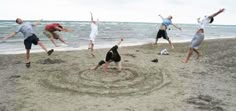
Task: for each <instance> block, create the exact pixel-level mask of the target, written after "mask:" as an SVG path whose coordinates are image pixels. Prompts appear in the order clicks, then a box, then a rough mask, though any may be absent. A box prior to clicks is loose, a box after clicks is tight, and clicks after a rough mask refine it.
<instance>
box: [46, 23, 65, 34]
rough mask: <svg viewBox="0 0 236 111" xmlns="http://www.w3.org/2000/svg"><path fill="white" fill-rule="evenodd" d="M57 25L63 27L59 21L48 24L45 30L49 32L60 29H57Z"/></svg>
mask: <svg viewBox="0 0 236 111" xmlns="http://www.w3.org/2000/svg"><path fill="white" fill-rule="evenodd" d="M55 27H61V28H62V26H61V25H60V24H59V23H52V24H48V25H46V26H45V30H47V31H49V32H54V31H60V30H57V29H56V28H55Z"/></svg>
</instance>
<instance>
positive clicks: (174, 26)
mask: <svg viewBox="0 0 236 111" xmlns="http://www.w3.org/2000/svg"><path fill="white" fill-rule="evenodd" d="M172 25H173V26H174V27H175V28H177V29H179V30H182V29H181V28H180V27H178V26H177V25H175V24H172Z"/></svg>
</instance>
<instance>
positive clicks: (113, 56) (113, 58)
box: [91, 38, 124, 73]
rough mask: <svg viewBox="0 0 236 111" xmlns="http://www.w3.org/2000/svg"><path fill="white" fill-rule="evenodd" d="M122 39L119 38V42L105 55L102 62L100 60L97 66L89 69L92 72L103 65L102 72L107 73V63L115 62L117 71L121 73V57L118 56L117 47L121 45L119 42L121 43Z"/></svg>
mask: <svg viewBox="0 0 236 111" xmlns="http://www.w3.org/2000/svg"><path fill="white" fill-rule="evenodd" d="M123 40H124V39H123V38H121V39H120V41H119V42H118V43H117V45H115V46H113V47H112V48H111V49H110V50H109V51H108V52H107V54H106V58H105V59H104V60H101V61H100V62H99V63H98V65H97V66H96V67H94V68H91V69H92V70H96V69H97V68H98V67H100V66H101V65H103V64H104V67H103V69H104V72H105V73H107V68H108V65H109V63H111V62H115V63H116V65H117V69H118V70H119V71H121V62H120V61H121V56H120V54H119V52H118V51H117V49H118V46H119V45H120V44H121V42H122V41H123Z"/></svg>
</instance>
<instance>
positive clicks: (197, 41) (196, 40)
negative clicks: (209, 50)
mask: <svg viewBox="0 0 236 111" xmlns="http://www.w3.org/2000/svg"><path fill="white" fill-rule="evenodd" d="M203 40H204V34H203V33H197V34H195V35H194V36H193V39H192V41H191V46H190V47H191V48H194V49H198V48H199V46H200V44H201V43H202V41H203Z"/></svg>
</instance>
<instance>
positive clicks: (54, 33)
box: [43, 30, 59, 39]
mask: <svg viewBox="0 0 236 111" xmlns="http://www.w3.org/2000/svg"><path fill="white" fill-rule="evenodd" d="M43 34H44V35H46V36H47V37H48V38H51V36H53V38H54V39H58V38H59V35H58V34H57V33H56V32H50V31H47V30H45V31H43Z"/></svg>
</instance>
